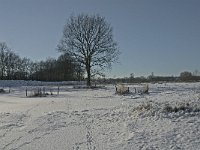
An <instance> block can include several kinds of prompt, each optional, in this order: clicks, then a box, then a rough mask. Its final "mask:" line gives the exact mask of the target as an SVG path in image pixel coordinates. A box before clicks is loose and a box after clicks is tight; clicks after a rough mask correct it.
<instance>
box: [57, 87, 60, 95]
mask: <svg viewBox="0 0 200 150" xmlns="http://www.w3.org/2000/svg"><path fill="white" fill-rule="evenodd" d="M59 92H60V87H59V86H58V91H57V95H59Z"/></svg>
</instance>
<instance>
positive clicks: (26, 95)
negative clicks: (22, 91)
mask: <svg viewBox="0 0 200 150" xmlns="http://www.w3.org/2000/svg"><path fill="white" fill-rule="evenodd" d="M27 96H28V94H27V87H26V97H27Z"/></svg>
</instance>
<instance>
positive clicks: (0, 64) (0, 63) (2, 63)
mask: <svg viewBox="0 0 200 150" xmlns="http://www.w3.org/2000/svg"><path fill="white" fill-rule="evenodd" d="M9 51H10V49H9V48H8V46H7V45H6V43H4V42H2V43H0V72H1V79H4V77H5V74H6V66H7V61H8V55H9Z"/></svg>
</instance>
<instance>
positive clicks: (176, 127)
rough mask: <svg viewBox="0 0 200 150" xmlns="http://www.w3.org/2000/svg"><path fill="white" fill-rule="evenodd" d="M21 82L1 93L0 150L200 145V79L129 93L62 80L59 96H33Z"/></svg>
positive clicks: (148, 149) (190, 149)
mask: <svg viewBox="0 0 200 150" xmlns="http://www.w3.org/2000/svg"><path fill="white" fill-rule="evenodd" d="M20 83H21V82H20ZM11 85H12V84H11ZM17 85H18V84H16V85H15V86H14V87H11V89H10V90H11V93H4V94H0V149H1V150H139V149H141V150H143V149H144V150H154V149H155V150H157V149H159V150H160V149H162V150H169V149H174V150H177V149H181V150H184V149H185V150H199V149H200V83H164V84H149V89H150V91H149V94H129V95H116V94H115V87H114V86H112V85H110V86H106V87H105V88H101V89H73V88H72V86H64V85H63V86H62V87H60V90H61V91H60V93H59V95H56V92H55V94H54V95H48V96H47V97H31V98H29V97H26V96H25V90H24V89H25V87H24V85H23V84H20V87H19V86H17ZM27 85H29V86H30V85H31V84H26V86H27ZM0 86H1V85H0ZM3 86H4V87H5V89H6V90H8V88H6V83H4V85H3ZM138 86H140V85H131V87H130V91H134V88H133V87H138ZM29 88H30V87H29ZM55 89H56V87H55Z"/></svg>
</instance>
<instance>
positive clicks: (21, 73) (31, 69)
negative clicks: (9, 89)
mask: <svg viewBox="0 0 200 150" xmlns="http://www.w3.org/2000/svg"><path fill="white" fill-rule="evenodd" d="M199 74H200V73H199V71H197V70H196V71H195V72H194V73H191V72H188V71H184V72H182V73H180V76H178V77H174V76H154V75H153V74H152V75H150V76H148V77H143V76H142V77H134V75H133V74H131V75H130V77H124V78H115V79H113V78H98V79H93V81H95V82H96V83H97V82H99V83H108V84H114V83H142V82H197V81H200V75H199ZM0 80H37V81H80V80H84V69H83V67H82V66H81V65H80V63H77V62H76V60H74V58H72V57H71V56H69V55H67V54H63V55H61V56H60V57H58V58H57V59H55V58H48V59H46V60H45V61H39V62H33V61H32V60H30V59H28V58H21V57H20V56H19V55H17V54H16V53H15V52H13V51H12V50H11V49H10V48H8V46H7V45H6V43H1V42H0Z"/></svg>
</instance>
